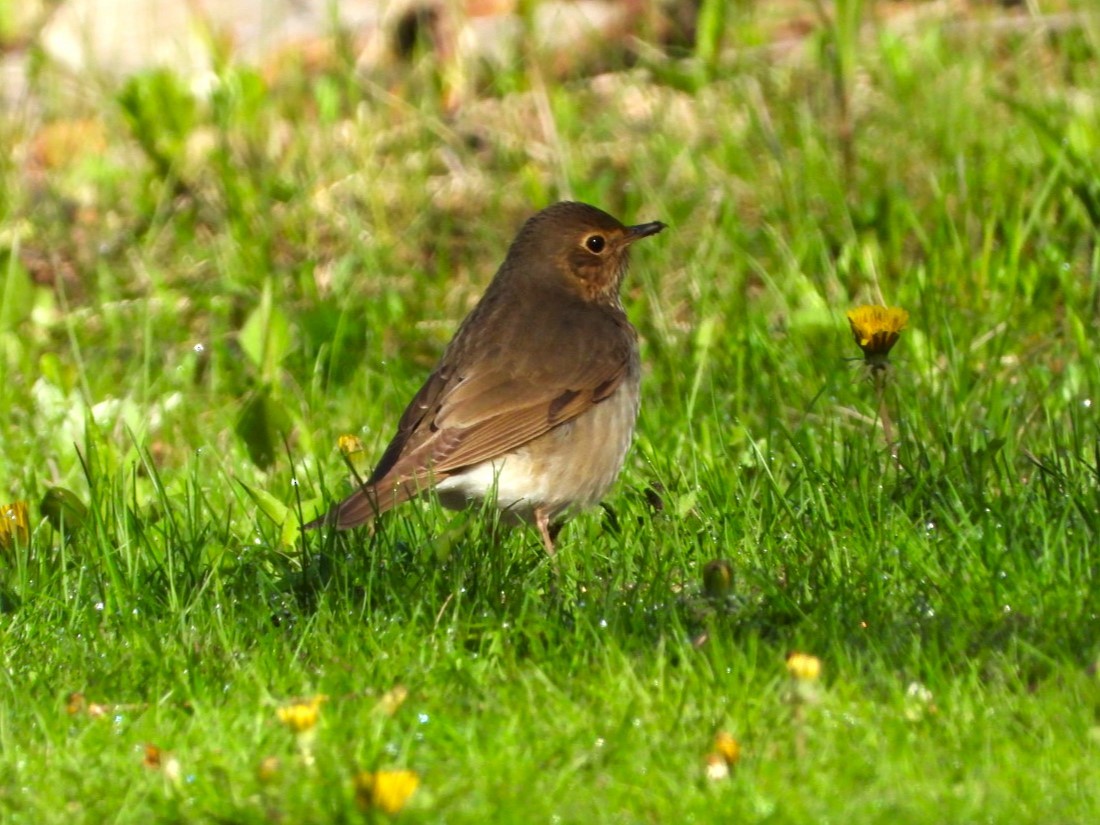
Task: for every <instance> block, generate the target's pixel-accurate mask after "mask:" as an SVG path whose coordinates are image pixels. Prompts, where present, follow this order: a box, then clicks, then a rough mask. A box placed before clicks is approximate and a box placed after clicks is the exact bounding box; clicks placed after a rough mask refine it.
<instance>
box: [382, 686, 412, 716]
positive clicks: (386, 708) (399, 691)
mask: <svg viewBox="0 0 1100 825" xmlns="http://www.w3.org/2000/svg"><path fill="white" fill-rule="evenodd" d="M408 698H409V689H408V688H407V687H405V686H404V685H396V686H395V687H393V688H391V689H390V690H387V691H386V692H385V693H383V694H382V698H380V699H379V700H378V704H376V705H375V706H374V711H375V713H380V714H382V715H383V716H393V715H394V714H395V713H397V711H398V709H399V708H400V707H401V706H402V705H403V704H405V700H406V699H408Z"/></svg>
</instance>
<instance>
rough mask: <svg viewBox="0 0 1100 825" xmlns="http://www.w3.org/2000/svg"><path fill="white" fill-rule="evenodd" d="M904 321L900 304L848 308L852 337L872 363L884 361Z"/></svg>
mask: <svg viewBox="0 0 1100 825" xmlns="http://www.w3.org/2000/svg"><path fill="white" fill-rule="evenodd" d="M908 322H909V313H908V312H906V311H905V310H904V309H902V308H901V307H882V306H861V307H856V308H855V309H850V310H848V323H849V324H850V325H851V327H852V336H853V337H854V338H855V339H856V344H858V345H859V348H860V349H861V350H863V357H864V358H866V359H867V363H868V364H871V365H872V366H883V365H884V364H885V363H886V361H887V356H888V355H889V354H890V350H891V349H892V348H893V346H894V344H896V343H897V342H898V337H899V336H900V335H901V331H902V330H903V329H905V325H906V324H907V323H908Z"/></svg>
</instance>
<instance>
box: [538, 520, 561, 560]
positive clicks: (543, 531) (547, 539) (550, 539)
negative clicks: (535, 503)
mask: <svg viewBox="0 0 1100 825" xmlns="http://www.w3.org/2000/svg"><path fill="white" fill-rule="evenodd" d="M535 526H536V527H538V528H539V535H540V536H542V544H543V546H544V547H545V548H546V552H547V554H548V555H549V556H550V558H554V555H555V554H556V553H557V551H556V550H555V549H554V535H556V534H557V531H556V530H555V531H554V535H552V534H551V528H550V514H549V513H548V512H546V510H544V509H542V508H541V507H536V508H535Z"/></svg>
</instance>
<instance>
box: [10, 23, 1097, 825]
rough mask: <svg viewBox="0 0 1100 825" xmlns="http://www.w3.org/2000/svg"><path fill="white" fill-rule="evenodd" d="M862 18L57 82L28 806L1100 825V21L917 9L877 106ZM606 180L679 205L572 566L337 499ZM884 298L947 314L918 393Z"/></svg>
mask: <svg viewBox="0 0 1100 825" xmlns="http://www.w3.org/2000/svg"><path fill="white" fill-rule="evenodd" d="M706 6H707V10H708V11H707V13H708V14H710V15H714V14H715V8H714V6H715V4H706ZM764 13H765V12H764V11H761V12H760V15H763V14H764ZM715 21H718V22H717V23H716V22H715ZM721 22H722V17H721V15H718V16H717V17H711V18H708V26H711V27H713V26H715V25H718V24H719V23H721ZM766 22H767V21H766V20H765V19H764V18H763V17H762V16H761V17H760V18H753V17H752V15H751V14H750V13H749V12H748V11H743V12H739V13H738V16H737V17H736V18H734V17H729V18H728V19H726V20H725V24H726V25H728V26H730V27H731V29H730V31H729V32H728V38H727V41H726V42H728V43H732V44H750V43H753V42H754V40H755V39H758V38H759V37H760V34H759V32H760V31H762V30H764V29H762V28H760V27H764V26H765V23H766ZM838 32H839V33H838ZM841 34H843V32H840V30H839V28H838V29H837V30H836V31H832V33H829V31H827V30H825V29H822V30H821V31H820V32H818V33H817V34H815V35H813V36H812V37H811V38H810V39H809V40H808V41H806V42H804V43H803V45H802V46H800V47H798V48H795V49H793V50H790V51H788V52H783V53H773V52H769V51H766V50H765V51H759V50H758V51H751V50H744V51H743V52H741V51H739V52H738V54H737V55H735V56H734V57H733V58H732V59H730V60H725V59H723V60H717V59H716V58H715V57H714V49H715V48H716V45H715V44H716V43H717V42H718V41H717V40H716V39H715V38H716V35H715V33H714V31H713V28H711V29H708V35H707V36H708V38H710V39H709V40H708V41H707V42H706V43H704V44H703V45H702V46H700V49H699V53H700V54H701V55H702V56H703V57H705V58H706V65H705V67H702V68H701V67H700V66H699V65H697V64H694V63H679V62H673V61H664V60H659V59H657V58H656V57H653V58H651V60H650V61H648V62H647V61H642V64H641V65H639V66H635V67H633V68H631V69H630V70H629V71H624V72H623V73H620V74H614V75H603V76H600V77H597V78H592V79H585V78H577V79H574V80H569V81H567V82H562V83H550V84H546V85H539V84H535V83H533V82H530V81H529V79H528V78H527V76H526V74H525V71H524V67H522V66H519V67H516V70H515V73H514V75H513V76H511V77H509V78H506V79H503V80H500V81H499V82H498V83H497V86H498V87H499V88H514V89H517V90H518V91H517V92H516V93H514V94H510V95H507V96H504V97H495V96H493V95H490V94H484V95H482V96H481V97H480V98H479V99H477V100H475V101H472V102H471V103H470V104H469V106H468V107H466V108H464V109H460V110H459V111H458V112H456V113H454V114H453V115H450V114H447V113H446V112H445V108H444V107H443V105H442V103H441V102H440V101H439V100H438V99H437V98H435V97H433V94H435V93H436V91H437V90H435V91H433V89H434V87H433V86H432V84H431V82H427V81H425V80H424V78H425V77H428V76H430V75H431V72H432V67H431V66H430V65H424V66H421V71H419V72H418V73H414V74H411V75H410V76H409V78H406V79H405V80H403V81H401V82H395V85H394V86H392V87H385V88H384V87H383V86H381V85H379V84H378V83H375V82H370V81H364V82H362V83H353V82H350V81H349V80H348V78H349V77H354V75H353V74H352V73H351V68H350V67H344V68H333V69H330V70H328V73H327V74H324V75H321V76H319V77H314V76H309V75H300V76H299V75H295V76H293V77H291V78H284V79H283V81H282V82H281V83H275V84H274V85H273V86H272V87H270V88H267V87H265V86H264V83H265V81H264V80H263V79H262V78H261V77H260V76H259V75H258V74H256V73H252V72H250V71H249V70H247V69H234V68H227V69H225V70H223V73H222V78H221V83H220V85H219V88H218V91H217V92H216V93H215V95H214V97H212V98H211V99H209V100H205V101H204V100H194V99H192V98H190V96H189V92H187V90H186V86H185V85H184V84H182V83H180V82H179V81H178V80H177V79H175V78H173V77H172V76H171V75H170V74H156V75H150V76H142V77H139V78H136V79H135V80H133V81H131V86H130V87H129V88H128V89H127V90H126V91H125V92H123V93H121V94H120V95H116V96H110V95H107V94H105V93H104V92H102V91H98V92H97V93H96V95H95V96H92V97H89V98H88V99H86V100H84V101H83V102H82V103H78V104H75V105H74V104H71V102H70V103H66V102H65V100H64V96H63V95H64V90H63V89H57V88H54V87H52V86H51V85H50V84H49V82H48V79H47V78H44V79H43V80H42V81H41V83H42V89H41V90H40V92H41V93H42V95H43V102H42V104H41V106H42V108H41V109H39V110H36V112H35V113H10V112H9V113H7V114H6V115H5V118H4V123H3V125H2V127H0V129H2V131H3V133H4V134H11V135H12V140H13V145H15V146H16V147H17V149H18V151H17V153H16V156H17V157H22V158H25V159H26V160H25V162H24V163H23V164H22V165H20V164H16V163H14V162H13V161H12V160H10V159H9V160H7V161H6V162H5V165H4V166H3V167H2V172H0V174H2V176H3V191H4V195H3V200H2V201H0V254H2V257H0V272H2V273H3V288H2V289H0V301H2V304H0V382H2V384H3V387H4V392H3V393H2V394H0V445H2V448H0V478H3V480H4V485H5V486H4V488H3V490H2V493H3V496H0V515H2V516H5V517H6V518H7V519H8V520H7V521H4V522H3V523H2V526H0V610H2V614H0V628H2V632H3V638H4V645H3V665H4V667H3V669H2V675H0V807H2V809H3V817H2V818H4V819H5V820H7V819H10V820H11V821H13V822H20V821H21V822H36V823H37V822H74V821H84V822H102V821H134V822H139V821H140V822H147V821H176V820H178V821H212V820H214V821H276V820H278V821H296V822H297V821H346V820H348V819H352V818H356V817H360V816H364V817H367V818H371V817H374V818H383V817H388V816H391V815H395V816H400V817H402V818H404V817H407V818H409V819H410V820H416V819H422V820H425V821H441V820H447V821H462V822H465V821H469V822H484V821H498V820H503V821H550V820H554V821H566V822H595V821H623V822H633V821H640V820H652V821H659V822H664V821H677V820H680V819H687V818H694V819H697V820H700V821H767V820H772V821H804V822H821V821H852V822H867V821H894V822H896V821H907V822H909V821H911V822H923V821H955V822H963V821H974V820H988V821H1004V820H1008V819H1010V818H1011V819H1013V820H1019V821H1035V822H1054V821H1058V822H1088V821H1094V820H1095V819H1096V818H1097V816H1098V814H1100V799H1098V798H1097V797H1098V792H1097V788H1100V769H1098V768H1097V767H1096V766H1097V764H1098V763H1097V760H1096V748H1097V746H1098V745H1097V716H1096V714H1097V709H1098V708H1100V682H1098V681H1097V676H1096V663H1097V661H1098V658H1100V646H1098V643H1097V639H1098V638H1100V615H1098V605H1100V587H1098V584H1097V576H1098V571H1097V562H1096V558H1095V553H1094V552H1093V550H1092V547H1093V545H1095V544H1096V539H1097V532H1098V529H1100V475H1098V470H1097V468H1098V467H1100V451H1098V448H1097V446H1096V445H1097V443H1098V437H1100V426H1098V419H1097V411H1096V405H1097V403H1100V398H1098V388H1100V381H1098V378H1100V362H1098V361H1097V358H1096V350H1095V346H1096V345H1095V343H1094V340H1095V339H1096V337H1097V336H1096V329H1095V327H1096V307H1097V306H1098V300H1100V258H1098V256H1097V254H1096V252H1095V241H1096V225H1095V215H1096V214H1097V211H1096V203H1100V199H1097V198H1095V193H1094V191H1093V190H1094V188H1095V187H1094V181H1092V180H1091V178H1090V177H1089V175H1090V174H1091V172H1090V170H1092V169H1093V167H1094V166H1095V162H1094V161H1093V160H1092V159H1093V158H1095V157H1096V156H1097V154H1096V150H1097V149H1098V148H1100V116H1098V114H1097V111H1096V109H1095V107H1094V106H1092V105H1091V104H1090V103H1089V100H1090V95H1091V92H1092V91H1093V90H1094V89H1095V88H1097V84H1098V83H1100V72H1098V69H1097V65H1098V63H1097V60H1096V57H1097V49H1096V43H1097V40H1096V37H1095V24H1094V23H1089V22H1088V21H1087V20H1085V21H1083V22H1082V23H1081V25H1077V26H1070V27H1068V28H1064V29H1059V30H1058V31H1057V32H1055V33H1051V34H1050V36H1048V37H1042V38H1040V37H1038V36H1030V35H1028V34H1026V33H1021V32H1017V31H1016V30H1014V29H1005V30H1000V29H993V28H989V29H983V28H980V27H979V28H977V29H974V30H971V29H966V28H950V27H940V26H938V25H935V24H934V23H932V24H913V25H912V27H910V28H906V29H898V28H896V27H889V26H885V25H883V26H880V27H877V28H874V29H872V30H871V31H869V32H867V34H866V36H865V37H864V38H863V39H861V40H859V42H858V44H857V46H858V47H856V48H855V50H854V51H853V50H852V48H853V46H852V44H850V43H849V44H840V45H841V46H843V49H844V52H843V60H844V61H845V62H844V65H843V73H844V75H843V80H844V85H843V90H844V94H845V95H847V96H848V99H846V100H845V101H844V103H843V106H844V107H846V108H845V109H844V110H843V111H842V110H841V108H840V107H841V103H840V102H839V101H838V99H837V97H836V94H837V92H836V87H835V86H834V85H833V83H834V80H835V72H837V71H840V69H838V64H837V63H836V62H835V61H834V58H833V57H832V56H831V52H830V51H829V50H830V49H831V48H834V47H836V46H837V44H831V43H830V41H829V38H830V37H839V36H841ZM845 36H847V35H845ZM707 44H709V45H707ZM853 60H854V63H852V62H851V61H853ZM345 69H346V71H345ZM704 69H705V70H704ZM402 84H404V85H402ZM334 95H335V97H333V96H334ZM539 95H542V96H543V98H541V99H540V98H539ZM319 101H321V102H320V103H319ZM322 104H323V105H322ZM166 107H167V108H168V109H172V110H173V111H174V112H175V116H174V117H173V118H172V119H170V120H168V121H166V120H164V119H163V118H162V117H161V114H162V112H163V110H164V109H165V108H166ZM547 113H549V115H550V116H551V117H552V118H553V126H554V129H553V130H551V131H548V130H547V123H546V121H545V117H546V116H547ZM58 122H60V123H65V124H68V126H67V128H71V129H74V130H76V133H77V134H78V135H85V137H86V140H81V139H79V138H78V139H76V140H75V141H74V140H73V139H72V137H71V135H69V133H68V132H66V133H65V134H60V133H59V134H57V135H54V136H52V137H51V140H54V141H56V142H57V143H58V145H61V146H62V150H58V151H56V152H54V153H53V154H43V153H42V151H39V152H37V153H35V152H34V151H32V147H33V146H34V145H35V141H36V140H41V139H42V135H43V134H44V133H47V132H48V130H49V129H50V128H51V126H52V125H53V124H56V123H58ZM845 123H847V124H848V126H849V127H850V128H851V130H852V131H851V133H850V134H848V133H846V132H843V131H838V130H842V127H844V124H845ZM845 128H847V127H845ZM82 130H87V131H86V132H84V131H82ZM1054 134H1058V135H1060V134H1065V135H1066V136H1067V139H1066V141H1065V142H1060V141H1058V140H1053V139H1052V137H1051V136H1052V135H1054ZM51 145H53V144H51ZM1090 164H1091V165H1090ZM562 197H575V198H578V199H582V200H587V201H591V202H593V203H595V204H597V205H599V206H601V207H603V208H605V209H607V210H609V211H611V212H613V213H615V214H617V215H618V216H619V217H622V218H623V219H626V220H630V221H635V220H636V221H643V220H656V219H660V220H663V221H666V222H667V223H669V224H670V231H668V232H666V233H664V234H662V236H661V237H660V238H659V239H657V242H655V243H652V244H650V245H648V246H647V247H646V248H645V249H644V250H641V249H640V250H638V252H637V254H636V255H635V258H634V263H633V270H632V274H631V276H630V279H629V281H628V283H627V284H626V287H625V294H624V300H625V303H626V305H627V309H628V312H629V314H630V315H631V317H632V319H633V320H634V321H635V323H636V325H637V326H638V328H639V330H640V332H641V334H642V351H643V362H644V364H645V368H646V373H645V377H644V384H643V404H642V413H641V418H640V421H639V432H638V435H637V439H636V442H635V446H634V449H633V451H632V453H631V456H630V458H629V460H628V465H627V467H626V469H625V471H624V473H623V478H622V480H621V482H620V483H619V484H618V486H617V487H616V489H615V491H614V493H613V495H612V496H611V497H610V498H609V499H608V501H607V502H606V504H607V507H606V508H604V509H600V510H596V511H594V512H592V513H590V514H586V515H584V516H581V517H578V518H576V519H575V520H574V521H572V522H571V523H570V524H569V525H568V526H567V527H566V528H565V529H564V531H563V533H562V534H561V538H560V541H559V544H560V553H559V558H558V562H557V564H556V565H554V564H551V563H550V562H549V561H548V560H547V559H546V557H545V554H544V553H543V551H542V550H541V547H540V545H539V542H538V540H537V537H536V535H535V533H534V532H533V531H531V530H522V529H521V530H510V529H508V528H507V527H504V526H503V525H497V524H495V519H494V518H493V516H492V514H491V513H484V514H483V513H476V512H475V513H469V514H453V513H449V512H445V511H442V510H440V509H439V508H438V507H435V506H433V505H432V504H431V503H430V502H424V503H418V504H410V505H406V506H404V507H402V508H400V509H399V510H397V511H395V512H393V513H391V514H388V515H387V517H386V518H385V519H384V520H383V521H382V523H381V524H380V525H379V526H378V528H377V530H376V531H375V532H373V533H369V532H367V531H361V532H356V533H351V534H346V535H339V536H333V535H322V534H319V533H317V534H315V533H310V534H306V535H302V534H300V533H299V531H298V530H297V523H298V519H299V516H303V517H304V518H306V519H309V518H311V517H312V516H313V515H315V514H316V513H317V512H319V511H320V508H322V507H323V505H324V504H325V503H326V502H328V501H331V500H332V499H334V498H337V497H338V496H340V495H342V494H343V493H345V492H346V491H347V490H348V489H349V488H348V481H347V479H348V476H349V473H348V470H347V467H346V465H345V462H344V458H343V454H344V453H345V452H353V451H351V447H355V448H356V449H358V446H360V445H361V447H362V450H363V455H364V456H365V457H366V460H367V464H369V462H370V459H371V458H372V457H376V456H378V455H379V454H380V451H381V449H382V448H383V447H384V445H385V443H386V441H387V439H388V438H389V437H390V435H391V434H392V428H393V427H394V426H395V423H396V419H397V417H398V416H399V414H400V412H401V409H402V407H403V405H404V403H405V402H406V401H407V400H408V398H410V397H411V395H412V393H413V392H415V390H416V389H417V387H418V386H419V382H420V381H421V380H422V379H423V377H424V376H425V375H426V374H427V371H428V370H429V369H430V367H431V365H432V363H433V362H434V359H435V358H436V357H438V354H439V352H440V350H441V348H442V346H443V345H445V343H446V341H447V340H448V338H449V336H450V334H451V333H452V332H453V330H454V328H455V325H456V323H457V322H458V320H460V319H461V317H462V316H463V314H464V313H465V312H466V311H467V310H468V309H469V308H470V306H472V303H473V302H474V301H475V300H476V298H477V296H478V295H479V294H480V291H481V290H482V289H483V287H484V286H485V284H486V283H487V282H488V279H489V278H490V277H491V275H492V272H493V269H494V267H495V266H496V264H498V263H499V261H500V260H501V259H502V257H503V254H504V251H505V248H506V244H507V243H508V241H509V240H510V239H511V237H512V235H513V233H514V231H515V229H516V227H517V226H518V225H519V223H520V222H521V221H522V220H523V219H524V218H525V217H526V216H528V215H529V214H530V213H531V212H533V211H535V210H536V209H537V208H539V207H541V206H543V205H545V204H546V203H547V202H549V201H553V200H556V199H559V198H562ZM862 304H871V305H876V306H878V305H884V306H897V307H904V309H905V311H907V312H908V324H907V326H906V327H905V330H904V332H902V333H901V334H900V338H898V340H896V341H895V342H894V343H893V345H892V346H893V348H892V349H891V350H890V353H889V357H890V370H889V380H888V381H887V382H886V383H885V385H882V386H880V385H878V384H876V381H875V380H874V379H873V377H872V379H871V380H868V375H867V372H866V371H865V370H864V369H862V362H863V355H862V353H861V350H860V347H858V346H857V345H856V344H855V343H853V340H852V331H851V328H850V326H849V321H848V315H847V313H848V312H849V311H850V310H853V309H854V308H855V307H857V306H859V305H862ZM883 410H886V412H887V415H888V417H889V421H890V431H889V433H888V434H886V437H885V438H884V433H885V432H886V427H885V426H884V424H885V420H886V419H885V418H884V416H883ZM349 439H357V440H358V443H356V442H355V441H354V440H349ZM349 445H350V446H349ZM351 459H352V460H353V461H357V460H358V454H357V453H354V452H353V454H352V456H351ZM357 466H358V465H357ZM792 652H794V653H795V655H794V656H792V655H790V654H792ZM796 657H799V658H796ZM792 663H793V664H792ZM321 697H325V698H324V701H323V704H322V699H321ZM307 723H308V724H307ZM719 764H720V765H721V766H722V767H721V770H720V769H719V768H718V767H716V766H717V765H719ZM717 774H722V775H721V776H720V777H719V776H717ZM708 777H710V778H709V779H708Z"/></svg>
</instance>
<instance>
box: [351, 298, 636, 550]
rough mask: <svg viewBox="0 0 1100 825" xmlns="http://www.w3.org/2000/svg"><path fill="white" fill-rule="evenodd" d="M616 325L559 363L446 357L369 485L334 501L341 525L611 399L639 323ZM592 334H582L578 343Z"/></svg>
mask: <svg viewBox="0 0 1100 825" xmlns="http://www.w3.org/2000/svg"><path fill="white" fill-rule="evenodd" d="M616 327H617V329H616V334H614V335H610V336H604V337H602V339H600V338H597V339H596V340H602V343H601V344H598V345H597V346H596V347H595V348H594V349H592V345H591V343H589V347H590V351H588V352H578V353H577V356H578V357H575V358H572V357H570V358H558V359H553V364H554V366H553V368H550V367H549V366H547V365H546V364H545V363H544V362H541V361H539V360H538V359H537V358H531V359H523V357H522V356H518V359H519V360H518V361H517V358H515V357H514V358H512V359H511V360H509V361H508V362H507V363H501V364H498V365H492V364H489V365H487V364H485V363H484V362H480V363H475V364H473V365H471V368H470V369H469V370H463V369H462V367H461V364H449V363H448V362H447V360H446V359H444V362H443V363H442V364H440V365H439V367H437V368H436V370H435V371H434V372H433V373H432V374H431V376H429V378H428V380H427V381H426V382H425V383H424V386H422V387H421V388H420V391H419V392H417V394H416V395H415V396H414V397H413V400H412V401H411V402H410V403H409V406H408V407H407V408H406V409H405V412H404V414H403V415H402V417H401V421H400V422H399V424H398V427H397V434H396V435H395V436H394V438H393V440H392V441H391V442H390V444H389V446H388V447H387V448H386V451H385V453H384V454H383V455H382V459H381V460H380V461H379V463H378V466H377V467H376V468H375V470H374V472H373V473H372V474H371V477H370V479H368V481H367V484H366V485H364V487H363V488H361V489H360V490H357V491H356V492H355V493H353V494H352V495H351V496H350V497H348V499H346V500H345V501H344V502H342V503H341V504H339V505H337V507H336V508H335V523H336V525H337V526H338V527H341V528H344V527H353V526H355V525H357V524H361V523H363V522H364V521H366V520H367V519H369V518H371V517H372V516H374V515H376V514H377V513H379V512H381V511H383V510H388V509H389V508H390V507H393V506H394V505H396V504H399V503H400V502H402V501H405V500H407V499H409V498H412V497H413V496H415V495H416V494H417V493H418V492H420V491H422V490H424V489H427V488H428V487H429V486H431V484H432V483H434V482H437V481H440V480H442V479H444V478H446V477H447V476H449V475H452V474H453V473H454V472H456V471H458V470H461V469H462V468H464V467H469V466H472V465H475V464H480V463H481V462H483V461H488V460H490V459H493V458H496V457H498V456H501V455H506V454H507V453H510V452H512V451H513V450H515V449H517V448H519V447H521V446H522V445H524V444H526V443H527V442H529V441H531V440H533V439H535V438H538V437H539V436H540V435H542V434H544V433H546V432H547V431H549V430H550V429H552V428H553V427H556V426H558V425H559V424H562V423H564V422H566V421H569V420H571V419H573V418H576V417H577V416H578V415H581V414H582V413H583V412H585V411H586V410H588V409H590V408H591V407H592V406H594V405H595V404H598V403H600V402H601V401H603V400H604V399H606V398H608V397H609V396H610V395H611V394H612V393H614V392H615V390H616V389H617V388H618V387H619V385H620V384H621V383H622V382H623V379H624V378H625V377H626V375H627V374H628V372H629V370H630V369H631V364H632V361H633V359H634V358H635V355H634V332H633V329H632V328H630V326H629V325H628V324H627V323H626V322H625V318H624V319H622V320H621V321H618V320H616ZM586 338H587V336H579V337H578V339H576V340H577V343H576V344H573V345H572V346H580V344H581V342H582V341H584V340H585V339H586ZM589 340H590V341H591V339H589ZM525 361H527V362H526V363H525ZM563 365H566V366H564V368H563Z"/></svg>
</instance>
